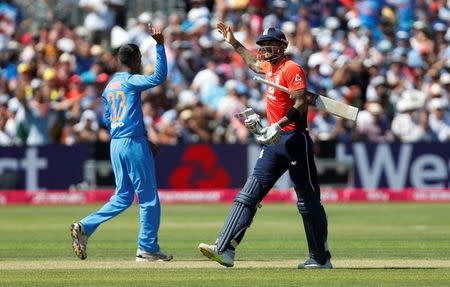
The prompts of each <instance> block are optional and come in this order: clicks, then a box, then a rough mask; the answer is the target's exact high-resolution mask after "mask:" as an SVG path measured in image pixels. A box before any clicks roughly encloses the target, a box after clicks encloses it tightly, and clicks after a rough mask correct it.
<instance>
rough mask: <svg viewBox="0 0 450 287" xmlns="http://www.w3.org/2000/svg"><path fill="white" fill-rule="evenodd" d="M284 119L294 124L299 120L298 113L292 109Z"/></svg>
mask: <svg viewBox="0 0 450 287" xmlns="http://www.w3.org/2000/svg"><path fill="white" fill-rule="evenodd" d="M286 118H288V120H289V121H290V122H294V121H296V120H298V119H299V118H300V112H299V111H298V110H297V109H296V108H294V107H292V108H290V109H289V111H288V112H287V113H286Z"/></svg>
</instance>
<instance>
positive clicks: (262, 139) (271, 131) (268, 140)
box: [256, 123, 281, 145]
mask: <svg viewBox="0 0 450 287" xmlns="http://www.w3.org/2000/svg"><path fill="white" fill-rule="evenodd" d="M280 132H281V127H280V125H279V124H278V123H274V124H272V125H270V126H269V127H266V128H263V129H262V130H261V134H260V135H259V136H257V137H256V140H257V141H258V142H259V143H261V144H267V145H275V144H277V143H278V142H279V141H280V138H281V133H280Z"/></svg>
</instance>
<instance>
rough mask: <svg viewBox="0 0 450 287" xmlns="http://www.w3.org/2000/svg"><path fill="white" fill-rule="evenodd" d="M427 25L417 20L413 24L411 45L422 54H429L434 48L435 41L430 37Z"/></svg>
mask: <svg viewBox="0 0 450 287" xmlns="http://www.w3.org/2000/svg"><path fill="white" fill-rule="evenodd" d="M426 28H427V27H426V25H425V23H424V22H422V21H416V22H414V25H413V36H412V38H411V41H410V42H411V47H412V48H413V49H414V50H416V51H417V52H419V54H421V55H425V54H429V53H431V52H432V51H433V49H434V43H433V41H431V39H430V38H429V36H428V34H427V31H426Z"/></svg>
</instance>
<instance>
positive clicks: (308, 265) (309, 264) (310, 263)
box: [298, 258, 333, 269]
mask: <svg viewBox="0 0 450 287" xmlns="http://www.w3.org/2000/svg"><path fill="white" fill-rule="evenodd" d="M331 268H333V265H332V264H331V261H330V260H329V259H327V262H325V264H319V263H318V262H317V261H316V260H315V259H314V258H309V259H306V261H305V262H303V263H300V264H299V265H298V269H331Z"/></svg>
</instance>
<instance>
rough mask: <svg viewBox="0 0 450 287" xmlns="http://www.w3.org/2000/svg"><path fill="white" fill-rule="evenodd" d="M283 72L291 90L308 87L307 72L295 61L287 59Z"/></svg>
mask: <svg viewBox="0 0 450 287" xmlns="http://www.w3.org/2000/svg"><path fill="white" fill-rule="evenodd" d="M283 72H284V73H283V76H284V77H283V78H284V82H285V85H286V87H287V88H288V89H289V91H297V90H302V89H306V78H305V72H303V69H302V68H301V67H300V66H299V65H297V64H296V63H295V62H293V61H287V62H286V65H285V67H284V69H283Z"/></svg>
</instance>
